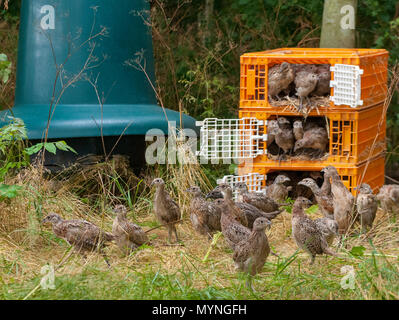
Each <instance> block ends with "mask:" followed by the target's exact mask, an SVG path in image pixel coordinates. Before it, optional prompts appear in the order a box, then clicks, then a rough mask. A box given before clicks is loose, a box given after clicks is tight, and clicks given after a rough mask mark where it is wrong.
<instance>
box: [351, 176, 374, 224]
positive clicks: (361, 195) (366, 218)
mask: <svg viewBox="0 0 399 320" xmlns="http://www.w3.org/2000/svg"><path fill="white" fill-rule="evenodd" d="M357 190H358V195H357V197H356V208H357V220H358V221H360V224H361V226H362V232H367V231H368V230H370V229H371V227H372V226H373V222H374V219H375V215H376V213H377V209H378V204H377V197H376V196H375V195H374V194H373V190H372V189H371V187H370V186H369V185H368V184H367V183H362V184H361V185H360V187H359V188H357Z"/></svg>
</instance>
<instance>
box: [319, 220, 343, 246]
mask: <svg viewBox="0 0 399 320" xmlns="http://www.w3.org/2000/svg"><path fill="white" fill-rule="evenodd" d="M314 222H315V223H316V226H317V228H318V229H319V230H320V231H321V233H322V234H323V236H324V238H325V239H326V241H327V244H328V245H329V246H331V245H332V243H333V241H334V239H335V237H338V236H339V232H338V223H337V221H335V220H333V219H330V218H325V217H324V218H318V219H316V220H314Z"/></svg>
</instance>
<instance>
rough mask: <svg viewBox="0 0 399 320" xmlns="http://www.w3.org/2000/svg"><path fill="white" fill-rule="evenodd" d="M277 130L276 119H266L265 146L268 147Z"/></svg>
mask: <svg viewBox="0 0 399 320" xmlns="http://www.w3.org/2000/svg"><path fill="white" fill-rule="evenodd" d="M277 131H278V123H277V120H268V122H267V146H268V147H269V146H270V145H271V144H272V143H273V142H274V140H275V136H276V133H277Z"/></svg>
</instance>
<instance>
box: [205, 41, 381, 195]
mask: <svg viewBox="0 0 399 320" xmlns="http://www.w3.org/2000/svg"><path fill="white" fill-rule="evenodd" d="M283 62H288V63H290V64H297V65H300V64H313V65H329V66H330V71H331V82H330V87H331V92H330V96H329V97H325V98H324V99H320V102H318V103H317V104H316V105H313V106H312V108H311V109H307V110H306V115H305V116H306V121H312V119H313V120H314V121H319V123H321V122H323V123H324V124H325V127H326V130H327V132H328V135H329V143H328V148H327V153H326V155H324V156H323V157H321V158H320V159H306V158H305V159H304V158H301V157H291V156H290V157H287V159H284V160H281V159H279V157H276V156H273V155H272V154H271V152H269V150H268V146H267V126H268V123H269V121H270V120H275V119H277V118H278V117H282V116H284V117H286V118H287V119H291V120H292V121H293V120H298V119H302V118H303V117H304V113H303V111H302V110H301V111H302V112H299V110H298V108H297V106H296V105H295V103H293V102H292V100H291V99H289V98H288V99H286V100H284V99H283V100H282V101H279V102H278V104H276V103H275V101H269V97H268V85H267V84H268V71H269V68H270V67H272V66H274V65H279V64H281V63H283ZM387 68H388V52H387V51H386V50H382V49H314V48H283V49H276V50H271V51H264V52H256V53H248V54H244V55H243V56H242V57H241V84H240V109H239V119H205V120H204V121H203V122H202V123H200V125H202V127H201V150H200V152H199V154H200V155H201V156H203V157H205V158H207V159H211V160H219V159H223V160H225V159H235V160H238V159H240V164H239V169H238V176H236V177H231V176H229V177H225V178H224V180H225V181H227V180H228V182H229V183H231V184H232V185H234V183H235V182H236V181H248V184H249V185H250V187H251V189H252V190H253V191H257V192H261V190H262V187H264V186H265V185H266V180H267V175H270V174H271V173H273V172H290V171H291V172H301V171H302V172H303V171H306V172H309V173H311V172H313V171H317V172H320V170H321V169H322V168H324V167H326V166H328V165H333V166H335V167H336V168H337V170H338V173H339V174H340V176H341V179H342V180H343V182H344V183H345V184H346V186H347V187H348V188H349V189H350V190H351V191H352V193H355V190H354V187H356V186H357V185H359V184H360V183H361V182H365V183H368V184H370V186H371V187H372V188H373V189H375V190H376V189H378V188H379V187H380V186H381V185H383V183H384V163H385V161H384V160H385V148H386V143H385V138H386V119H385V113H386V112H385V111H386V110H385V100H386V96H387V76H388V71H387ZM304 105H305V106H306V102H304ZM254 177H255V178H254ZM260 185H261V186H260Z"/></svg>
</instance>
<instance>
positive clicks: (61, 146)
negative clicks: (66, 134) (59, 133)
mask: <svg viewBox="0 0 399 320" xmlns="http://www.w3.org/2000/svg"><path fill="white" fill-rule="evenodd" d="M55 145H56V147H57V149H60V150H62V151H71V152H73V153H75V154H78V153H77V152H76V150H75V149H74V148H72V147H70V146H68V145H67V143H66V142H65V141H58V142H56V143H55Z"/></svg>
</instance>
